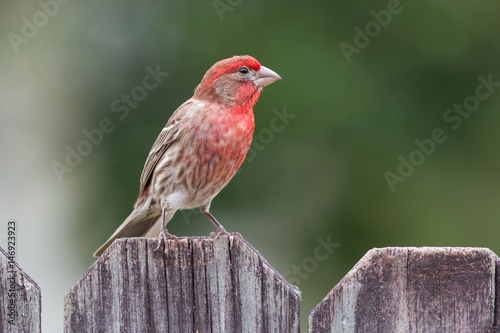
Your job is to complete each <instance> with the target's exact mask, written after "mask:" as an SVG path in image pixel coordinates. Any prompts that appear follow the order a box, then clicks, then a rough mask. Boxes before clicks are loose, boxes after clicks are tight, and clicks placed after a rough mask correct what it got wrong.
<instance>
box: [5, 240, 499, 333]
mask: <svg viewBox="0 0 500 333" xmlns="http://www.w3.org/2000/svg"><path fill="white" fill-rule="evenodd" d="M158 245H159V248H158ZM4 257H6V254H5V253H4V252H0V258H1V260H0V265H1V268H2V270H1V272H0V277H1V283H0V302H1V304H0V306H1V309H0V311H1V312H0V313H1V318H2V323H0V325H3V326H0V328H1V330H0V332H40V289H39V288H38V287H37V286H36V284H35V283H34V282H33V281H31V279H30V278H29V277H28V276H27V275H26V274H24V273H22V272H21V271H20V270H19V268H18V267H17V266H16V269H17V271H16V277H17V280H16V281H18V282H16V295H18V296H17V298H16V311H17V322H16V325H17V327H16V330H9V326H6V325H7V324H6V323H5V321H6V319H4V318H6V317H5V316H6V314H7V311H8V310H7V309H8V308H7V306H8V304H9V303H8V297H7V296H6V293H7V292H8V288H9V283H6V280H7V279H8V276H6V275H5V271H6V270H5V267H6V266H5V265H6V261H5V258H4ZM499 267H500V259H499V258H498V257H497V256H496V255H495V254H494V253H493V252H492V251H490V250H488V249H484V248H383V249H372V250H370V251H369V252H368V253H367V254H366V255H365V256H364V257H363V258H362V259H361V260H360V261H359V262H358V263H357V264H356V265H355V266H354V268H353V269H351V271H350V272H349V273H348V274H347V275H346V276H345V277H344V278H343V279H342V280H341V281H340V282H339V283H338V284H337V285H336V286H335V287H334V288H333V289H332V290H331V291H330V292H329V293H328V294H327V295H326V297H325V298H324V299H323V300H322V301H321V302H320V303H319V304H318V305H317V306H316V307H315V308H314V309H313V310H312V311H311V313H310V314H309V320H308V325H309V332H310V333H312V332H314V333H316V332H343V333H347V332H349V333H351V332H352V333H354V332H356V333H360V332H369V333H371V332H380V333H392V332H394V333H405V332H412V333H413V332H422V333H433V332H436V333H458V332H460V333H465V332H470V333H493V332H498V333H500V328H499V325H500V322H499V320H500V317H499V315H500V297H499V296H500V295H499V288H500V278H499V277H498V272H499ZM299 311H300V293H299V291H298V289H297V288H295V287H293V286H292V285H290V284H289V283H288V282H286V281H285V280H284V279H283V277H281V275H280V274H279V273H278V272H276V270H274V269H273V268H272V267H271V266H270V265H269V264H268V263H267V261H266V260H265V259H264V258H263V257H262V256H261V255H260V254H259V253H258V252H257V251H256V250H255V249H254V248H253V247H252V246H251V245H250V244H248V243H247V242H246V241H245V240H244V239H242V238H241V237H239V236H233V237H226V236H224V237H219V238H216V239H213V238H209V237H190V238H179V240H168V241H167V243H166V244H163V243H162V242H159V241H158V240H156V239H145V238H128V239H120V240H118V241H116V242H115V243H113V244H112V246H111V247H110V248H109V249H108V250H107V251H106V252H105V253H104V255H103V256H102V257H101V258H99V259H98V260H97V261H96V262H95V263H94V264H93V265H92V266H91V267H90V269H89V270H88V272H87V273H86V274H85V275H84V276H83V278H82V279H81V280H80V281H79V282H78V283H77V284H76V285H75V286H73V288H71V290H70V291H69V292H68V293H67V294H66V297H65V299H64V326H65V332H77V333H81V332H199V333H202V332H214V333H215V332H217V333H219V332H259V333H260V332H273V333H275V332H299V331H300V322H299Z"/></svg>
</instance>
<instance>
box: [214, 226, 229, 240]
mask: <svg viewBox="0 0 500 333" xmlns="http://www.w3.org/2000/svg"><path fill="white" fill-rule="evenodd" d="M219 236H230V234H229V233H228V232H227V231H226V229H224V227H220V228H217V230H216V231H214V232H211V233H210V237H212V238H217V237H219Z"/></svg>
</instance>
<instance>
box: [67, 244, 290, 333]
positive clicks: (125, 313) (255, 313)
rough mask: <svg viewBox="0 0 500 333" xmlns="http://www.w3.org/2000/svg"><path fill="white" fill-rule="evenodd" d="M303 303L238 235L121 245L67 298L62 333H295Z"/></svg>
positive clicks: (101, 261)
mask: <svg viewBox="0 0 500 333" xmlns="http://www.w3.org/2000/svg"><path fill="white" fill-rule="evenodd" d="M299 302H300V296H299V293H298V292H297V290H296V289H294V288H293V287H292V286H291V285H289V284H288V283H287V282H286V281H285V280H284V279H283V278H282V277H281V275H279V274H278V273H277V272H276V271H275V270H274V269H273V268H272V267H271V266H270V265H269V264H268V263H267V261H266V260H265V259H264V258H263V257H262V256H261V255H260V254H259V252H257V251H256V250H255V249H254V248H253V247H252V246H251V245H250V244H248V243H247V242H246V241H245V240H244V239H242V238H241V237H240V236H239V235H234V236H233V235H232V236H230V237H228V236H222V237H218V238H211V237H189V238H187V237H181V238H179V239H178V240H168V241H167V243H163V242H160V241H158V240H157V239H146V238H124V239H119V240H117V241H115V242H114V243H113V244H112V245H111V247H110V248H109V249H108V250H107V251H106V252H105V253H104V254H103V255H102V256H101V257H100V258H99V259H98V260H97V261H96V262H95V263H94V264H93V265H92V267H90V269H89V271H88V272H87V273H86V274H85V276H84V277H83V278H82V279H81V280H80V281H79V282H78V283H77V284H76V285H75V286H74V287H73V288H72V289H71V290H70V291H69V292H68V293H67V294H66V297H65V300H64V308H65V319H64V325H65V332H79V333H80V332H200V333H202V332H214V333H215V332H217V333H219V332H299V325H300V322H299Z"/></svg>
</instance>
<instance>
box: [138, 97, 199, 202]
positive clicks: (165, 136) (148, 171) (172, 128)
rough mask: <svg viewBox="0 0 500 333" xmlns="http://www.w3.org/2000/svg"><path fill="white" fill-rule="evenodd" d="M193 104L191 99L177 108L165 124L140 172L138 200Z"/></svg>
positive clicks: (176, 138) (176, 136)
mask: <svg viewBox="0 0 500 333" xmlns="http://www.w3.org/2000/svg"><path fill="white" fill-rule="evenodd" d="M193 102H194V101H193V100H192V99H189V100H187V101H186V102H185V103H184V104H182V105H181V106H179V108H178V109H177V110H175V112H174V113H173V114H172V116H171V117H170V119H169V120H168V122H167V124H166V125H165V127H164V128H163V130H162V131H161V132H160V134H159V135H158V137H157V138H156V140H155V142H154V143H153V146H152V147H151V151H150V152H149V155H148V158H147V160H146V163H145V164H144V169H143V170H142V174H141V186H140V190H139V197H138V198H140V197H141V196H142V195H143V194H144V192H145V191H146V189H147V187H148V186H149V183H150V181H151V178H152V175H153V171H154V169H155V168H156V166H157V165H158V162H159V161H160V159H161V158H162V156H163V155H164V154H165V152H166V151H167V150H168V148H169V147H171V146H172V144H173V143H174V142H176V141H177V140H178V137H179V135H178V134H179V131H180V127H181V126H180V124H181V123H182V118H183V116H184V114H185V113H186V112H187V111H188V109H189V108H190V107H191V106H192V104H193Z"/></svg>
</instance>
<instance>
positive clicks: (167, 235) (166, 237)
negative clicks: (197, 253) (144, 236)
mask: <svg viewBox="0 0 500 333" xmlns="http://www.w3.org/2000/svg"><path fill="white" fill-rule="evenodd" d="M169 239H170V240H179V239H178V238H177V236H175V235H172V234H171V233H169V232H168V231H167V229H162V230H161V231H160V235H159V236H158V246H157V247H156V249H155V251H158V249H159V248H160V247H161V244H162V243H163V244H166V243H167V241H168V240H169Z"/></svg>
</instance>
